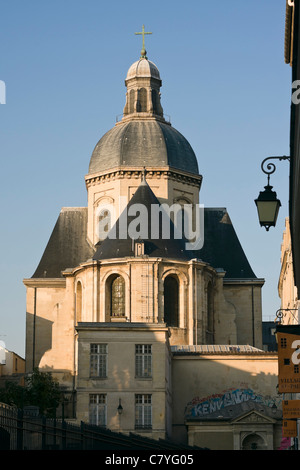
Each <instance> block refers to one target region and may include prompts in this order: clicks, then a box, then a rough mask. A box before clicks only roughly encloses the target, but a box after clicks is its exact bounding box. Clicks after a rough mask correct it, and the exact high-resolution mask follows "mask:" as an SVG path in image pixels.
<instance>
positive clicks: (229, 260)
mask: <svg viewBox="0 0 300 470" xmlns="http://www.w3.org/2000/svg"><path fill="white" fill-rule="evenodd" d="M195 257H196V258H200V259H202V260H203V261H205V262H207V263H209V264H210V265H211V266H213V267H214V268H223V269H224V271H226V275H225V278H231V279H232V278H235V279H239V278H248V279H253V278H256V276H255V274H254V272H253V270H252V268H251V266H250V264H249V262H248V259H247V257H246V255H245V252H244V250H243V248H242V246H241V243H240V241H239V239H238V237H237V234H236V232H235V229H234V227H233V225H232V222H231V220H230V217H229V215H228V212H227V210H226V209H225V208H205V209H204V245H203V248H202V249H201V250H199V251H198V252H195Z"/></svg>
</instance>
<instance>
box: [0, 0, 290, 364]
mask: <svg viewBox="0 0 300 470" xmlns="http://www.w3.org/2000/svg"><path fill="white" fill-rule="evenodd" d="M0 11H1V28H0V51H1V54H0V80H3V81H5V84H6V104H5V105H0V122H1V127H0V154H1V171H2V181H1V199H0V200H1V212H2V230H1V232H0V242H1V245H0V246H1V259H0V262H1V270H0V275H1V296H0V319H1V322H0V340H4V341H5V343H6V346H7V348H8V349H10V350H14V351H15V352H17V353H18V354H20V355H22V356H24V353H25V314H26V305H25V301H26V295H25V294H26V292H25V286H24V285H23V279H24V278H28V277H31V276H32V274H33V272H34V270H35V268H36V266H37V264H38V262H39V260H40V258H41V256H42V253H43V250H44V248H45V246H46V243H47V241H48V239H49V236H50V234H51V231H52V229H53V227H54V224H55V222H56V219H57V217H58V214H59V212H60V209H61V207H66V206H71V207H73V206H86V204H87V197H86V196H87V195H86V188H85V182H84V176H85V175H86V173H87V171H88V165H89V160H90V156H91V153H92V151H93V148H94V146H95V145H96V143H97V141H98V140H99V139H100V138H101V137H102V135H103V134H104V133H105V132H106V131H108V130H109V129H110V128H111V127H113V126H114V124H115V121H116V116H117V115H119V114H121V113H122V111H123V107H124V104H125V91H126V90H125V85H124V79H125V77H126V73H127V70H128V68H129V67H130V65H131V64H132V63H133V62H134V61H136V60H137V59H138V58H139V54H140V49H141V37H140V36H136V35H135V34H134V33H135V32H136V31H141V28H142V25H143V24H144V25H145V29H146V31H151V32H153V34H152V35H151V36H146V39H145V40H146V49H147V55H148V58H149V59H150V60H152V61H153V62H154V63H155V64H156V65H157V67H158V68H159V70H160V74H161V78H162V81H163V86H162V90H161V92H162V106H163V109H164V112H165V113H166V114H167V115H169V116H170V117H171V122H172V125H173V126H174V127H175V128H176V129H177V130H178V131H179V132H181V133H182V134H183V135H184V136H185V137H186V138H187V139H188V140H189V142H190V144H191V145H192V147H193V149H194V151H195V153H196V155H197V158H198V162H199V169H200V173H201V174H202V175H203V184H202V189H201V193H200V202H201V203H202V204H204V205H205V206H206V207H226V208H227V209H228V212H229V215H230V217H231V220H232V222H233V224H234V227H235V230H236V232H237V234H238V236H239V238H240V241H241V243H242V246H243V248H244V251H245V253H246V255H247V257H248V260H249V262H250V264H251V265H252V268H253V269H254V272H255V273H256V275H257V277H260V278H264V279H265V280H266V283H265V286H264V288H263V318H264V319H274V318H275V312H276V310H277V309H278V308H279V306H280V299H279V297H278V292H277V283H278V277H279V271H280V245H281V241H282V233H283V230H284V221H285V217H286V216H288V176H289V168H288V163H287V162H279V163H278V165H277V170H276V172H275V174H274V175H273V176H272V177H271V184H272V185H273V186H274V189H275V190H276V192H277V195H278V197H279V198H280V200H281V203H282V207H281V211H280V215H279V220H278V223H277V226H276V228H275V229H274V228H271V229H270V231H269V232H266V231H265V230H264V229H262V228H260V227H259V224H258V219H257V213H256V208H255V204H254V199H255V198H256V197H257V196H258V193H259V191H261V190H262V189H263V186H264V185H265V184H266V182H267V180H266V175H264V174H263V173H262V171H261V169H260V164H261V162H262V160H263V159H264V158H266V157H268V156H271V155H288V154H289V124H290V96H291V68H290V67H289V66H288V65H286V64H285V63H284V26H285V0H263V1H261V0H251V2H250V1H248V2H241V1H240V0H227V1H226V2H225V1H224V0H214V1H213V2H212V1H207V0H206V1H204V0H186V1H185V2H179V1H177V0H172V1H170V0H164V1H163V2H161V1H156V0H152V1H151V3H149V2H141V1H131V0H128V1H127V2H124V1H120V0H114V1H112V2H106V1H102V0H85V1H81V0H63V1H61V0H60V1H58V0H51V2H50V1H47V0H45V1H40V0H26V1H24V0H9V1H5V0H0Z"/></svg>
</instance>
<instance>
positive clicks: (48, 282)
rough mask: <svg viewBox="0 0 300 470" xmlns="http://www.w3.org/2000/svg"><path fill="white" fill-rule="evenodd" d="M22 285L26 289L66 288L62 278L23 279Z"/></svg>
mask: <svg viewBox="0 0 300 470" xmlns="http://www.w3.org/2000/svg"><path fill="white" fill-rule="evenodd" d="M23 284H24V285H25V286H26V287H53V288H55V287H60V288H64V287H66V280H65V279H64V278H61V279H60V278H30V279H23Z"/></svg>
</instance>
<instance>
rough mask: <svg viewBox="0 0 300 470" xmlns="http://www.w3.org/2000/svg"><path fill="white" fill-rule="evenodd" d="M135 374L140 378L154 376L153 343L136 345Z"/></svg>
mask: <svg viewBox="0 0 300 470" xmlns="http://www.w3.org/2000/svg"><path fill="white" fill-rule="evenodd" d="M135 376H136V377H140V378H149V377H152V345H151V344H136V345H135Z"/></svg>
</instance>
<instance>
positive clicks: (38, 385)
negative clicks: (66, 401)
mask: <svg viewBox="0 0 300 470" xmlns="http://www.w3.org/2000/svg"><path fill="white" fill-rule="evenodd" d="M60 397H61V391H60V389H59V384H58V382H57V380H55V379H54V378H53V377H52V374H51V372H40V371H39V370H38V369H34V371H33V373H32V374H30V375H28V376H27V377H26V378H25V386H24V387H23V386H21V385H17V384H15V383H14V382H10V381H6V383H5V386H4V388H1V389H0V402H2V403H6V404H8V405H15V406H16V407H17V408H23V407H24V406H29V405H31V406H37V407H38V408H39V411H40V414H43V415H46V416H52V417H53V416H54V415H55V410H56V408H57V407H58V405H59V402H60Z"/></svg>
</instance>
